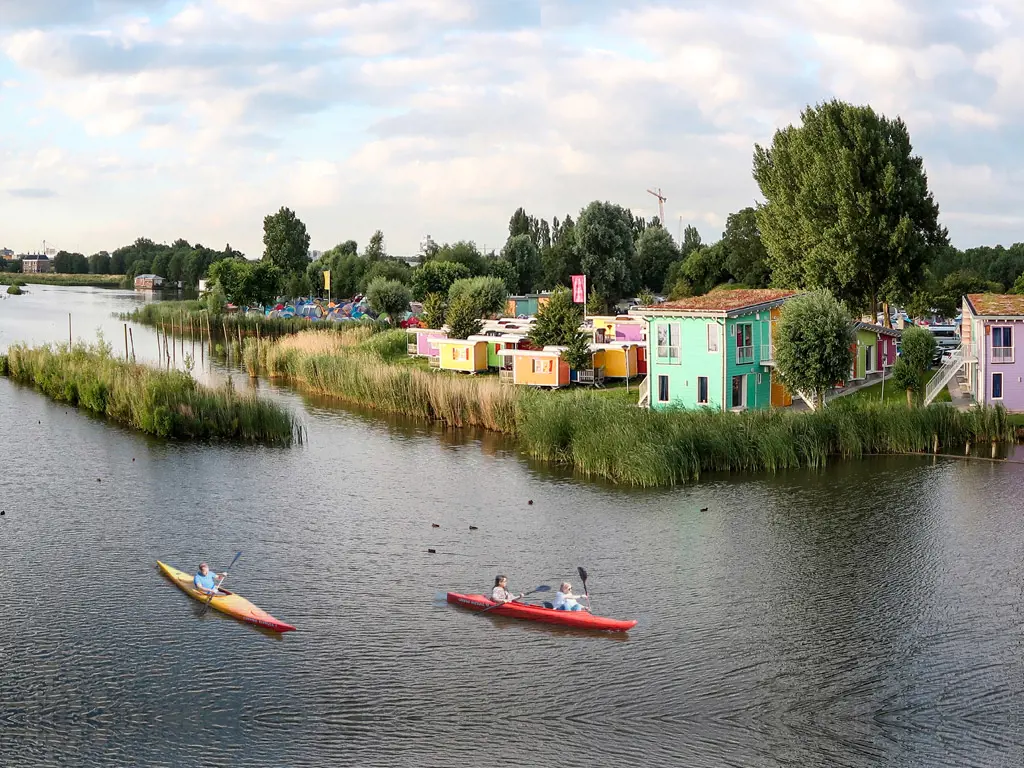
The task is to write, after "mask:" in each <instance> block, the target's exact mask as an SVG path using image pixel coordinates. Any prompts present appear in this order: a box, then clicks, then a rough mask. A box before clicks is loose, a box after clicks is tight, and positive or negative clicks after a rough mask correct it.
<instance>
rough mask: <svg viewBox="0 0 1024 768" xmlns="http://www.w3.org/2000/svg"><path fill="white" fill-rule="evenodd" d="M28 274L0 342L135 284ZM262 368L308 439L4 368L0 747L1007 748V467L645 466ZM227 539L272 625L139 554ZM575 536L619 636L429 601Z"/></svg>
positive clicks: (199, 758)
mask: <svg viewBox="0 0 1024 768" xmlns="http://www.w3.org/2000/svg"><path fill="white" fill-rule="evenodd" d="M30 289H31V290H32V291H33V293H32V294H30V295H29V296H26V297H20V298H21V299H28V298H31V302H29V301H25V302H22V301H20V300H19V301H17V302H16V301H15V299H8V300H5V301H2V302H0V347H4V346H6V345H8V344H10V343H12V342H13V341H16V340H18V339H27V340H30V341H43V340H48V339H49V340H54V341H60V340H62V339H64V338H66V332H67V312H68V311H70V312H72V315H73V325H75V326H77V327H78V328H80V329H81V334H82V336H89V335H94V332H95V328H96V327H98V326H102V327H104V328H105V333H106V334H107V337H108V339H111V338H112V337H114V336H115V333H116V332H121V331H120V329H121V328H122V326H121V324H120V322H119V321H117V320H116V319H113V318H110V317H109V313H110V312H111V311H116V310H119V309H121V308H123V307H125V306H128V305H131V304H133V303H136V302H138V301H139V299H138V298H137V297H136V296H134V295H133V294H132V293H130V292H100V291H91V290H88V289H53V288H49V289H39V288H30ZM133 331H134V337H135V344H136V350H137V354H138V356H139V357H140V358H142V357H143V355H142V353H141V352H142V349H143V347H152V349H153V352H152V355H151V356H152V358H155V357H156V354H157V348H156V341H155V335H152V333H151V332H150V331H148V330H146V329H141V328H137V327H136V328H134V329H133ZM90 332H91V333H90ZM76 338H77V333H76ZM140 338H141V339H142V340H141V341H140ZM122 346H123V341H122ZM204 375H205V376H207V377H213V378H217V377H222V376H223V375H224V371H223V370H221V371H219V372H218V370H217V366H216V365H214V366H213V367H212V368H209V369H208V372H207V373H206V374H204ZM259 387H260V389H261V390H262V391H263V392H264V393H265V394H266V395H267V396H270V397H274V398H277V399H279V400H280V401H281V402H283V403H285V404H287V405H288V406H289V407H291V408H293V409H294V410H295V411H296V412H297V413H298V414H299V416H300V418H301V419H302V421H303V422H304V424H305V426H306V428H307V431H308V440H307V442H306V443H305V444H304V445H302V446H298V447H294V448H290V449H268V448H255V447H237V446H230V445H211V444H179V443H171V442H163V441H158V440H153V439H149V438H146V437H143V436H140V435H138V434H135V433H132V432H129V431H127V430H125V429H123V428H121V427H118V426H115V425H112V424H109V423H107V422H105V421H104V420H102V419H98V418H94V417H91V416H88V415H85V414H83V413H79V412H77V411H75V410H73V409H69V408H67V407H65V406H62V405H59V404H55V403H52V402H50V401H49V400H47V399H45V398H44V397H42V396H41V395H39V394H37V393H35V392H34V391H32V390H31V389H28V388H25V387H23V386H20V385H16V384H13V383H11V382H10V381H8V380H6V379H0V446H2V449H3V453H2V459H0V509H2V510H3V511H4V513H5V514H4V515H3V516H2V517H0V765H4V766H7V765H11V766H68V765H90V766H124V765H140V766H142V765H145V766H193V765H195V766H199V765H203V766H324V765H339V766H348V765H351V766H620V765H624V764H625V765H643V766H648V765H650V766H709V767H711V766H812V765H813V766H818V765H821V766H826V765H827V766H865V767H867V766H882V765H884V766H1020V765H1022V764H1024V656H1022V652H1024V643H1022V627H1024V602H1022V591H1024V568H1022V565H1021V563H1022V559H1024V517H1022V507H1024V504H1022V502H1021V493H1020V488H1021V487H1022V481H1024V466H1022V465H1014V464H992V463H989V462H981V461H979V462H959V461H954V460H948V459H938V460H935V459H917V458H905V457H904V458H879V459H870V460H865V461H861V462H854V463H846V464H840V465H837V466H835V467H833V468H831V469H829V470H827V471H824V472H791V473H785V474H779V475H774V476H772V475H761V476H754V477H746V478H717V479H712V480H709V481H707V482H704V483H701V484H699V485H696V486H692V487H688V488H682V489H674V490H660V491H645V492H640V491H633V490H623V489H616V488H609V487H605V486H601V485H598V484H593V483H586V482H581V481H578V480H575V479H573V478H572V477H571V476H567V475H565V474H560V473H558V472H556V471H552V470H550V469H548V468H545V467H543V466H539V465H536V464H532V463H530V462H527V461H525V460H524V459H522V458H521V457H520V456H519V455H518V454H517V452H516V451H515V447H514V446H513V445H510V444H508V443H507V442H505V441H504V440H502V439H500V438H496V437H494V436H492V435H480V434H472V433H462V432H452V431H449V432H444V431H441V430H437V429H434V428H432V427H429V426H425V425H420V424H415V423H408V422H405V421H403V420H401V419H384V418H379V417H376V416H373V415H370V414H366V413H361V412H359V411H354V410H346V409H343V408H339V407H337V406H336V405H334V404H331V403H326V402H324V401H319V400H315V399H310V398H304V397H302V396H300V395H298V394H296V393H294V392H292V391H289V390H287V389H283V388H278V387H274V386H271V385H268V384H266V383H265V382H264V383H261V384H259ZM531 501H532V504H531V503H530V502H531ZM432 524H437V525H439V526H440V527H438V528H434V527H432ZM471 525H473V526H476V527H477V530H470V526H471ZM428 548H432V549H435V550H436V554H430V553H428V552H427V549H428ZM236 551H242V553H243V554H242V557H241V559H239V561H238V563H237V564H236V565H235V567H234V568H233V569H232V571H231V575H230V577H229V580H228V582H227V584H228V585H232V584H233V586H234V588H236V589H237V590H238V591H239V592H240V593H242V594H243V595H245V596H247V597H248V598H250V599H251V600H252V601H253V602H255V603H257V604H258V605H260V606H261V607H263V608H264V609H266V610H268V611H269V612H270V613H272V614H274V615H275V616H277V617H278V618H281V619H283V620H285V621H288V622H290V623H292V624H295V625H296V626H297V627H298V628H299V631H298V632H295V633H291V634H288V635H285V636H272V635H270V634H268V633H265V632H262V631H260V630H258V629H256V628H254V627H251V626H249V625H244V624H241V623H238V622H236V621H234V620H232V619H229V618H227V617H224V616H221V615H220V614H217V613H215V612H210V613H209V614H207V615H205V616H204V615H201V606H199V604H198V603H195V602H193V601H191V600H189V599H188V598H187V597H186V596H185V595H184V594H183V593H181V592H180V591H179V590H177V589H176V588H175V587H173V586H172V585H171V584H170V582H168V581H167V580H165V579H164V578H163V577H162V576H161V575H160V574H159V572H158V571H157V569H156V565H155V563H156V560H157V559H158V558H159V559H161V560H165V561H167V562H170V563H171V564H174V565H177V566H179V567H181V568H182V569H184V570H189V571H191V570H192V569H194V568H195V565H196V564H197V563H198V562H199V561H200V560H202V559H206V560H209V561H210V562H211V565H213V567H214V568H215V569H217V568H220V569H222V568H224V567H226V566H227V564H228V562H229V561H230V559H231V557H232V556H233V555H234V553H235V552H236ZM577 565H584V566H586V567H587V569H588V570H589V572H590V580H589V587H590V591H591V595H592V598H593V603H594V608H595V611H596V612H597V613H600V614H603V615H608V616H613V617H617V618H635V619H638V620H639V621H640V624H639V626H637V627H636V629H634V630H633V631H632V632H630V633H629V635H628V636H627V637H612V636H607V635H588V634H581V633H576V632H571V631H564V630H559V629H554V628H547V627H543V626H535V625H530V624H525V623H520V622H515V621H510V620H507V619H502V618H500V617H491V616H490V615H487V616H478V615H474V614H470V613H466V612H463V611H460V610H457V609H454V608H451V607H449V606H448V605H446V604H445V603H444V599H443V594H444V592H445V591H446V590H448V589H452V590H459V591H483V590H485V589H487V588H488V587H489V586H490V584H491V582H492V580H493V577H494V575H495V574H496V573H498V572H503V573H507V574H508V575H509V577H510V581H511V585H512V587H513V588H514V589H516V590H518V591H522V590H526V589H529V588H532V587H534V586H537V585H539V584H552V585H557V583H558V582H559V581H560V580H562V579H569V580H571V581H573V582H574V587H576V588H579V587H580V585H579V583H578V580H576V579H573V576H574V573H575V569H576V566H577Z"/></svg>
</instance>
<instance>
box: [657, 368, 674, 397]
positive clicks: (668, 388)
mask: <svg viewBox="0 0 1024 768" xmlns="http://www.w3.org/2000/svg"><path fill="white" fill-rule="evenodd" d="M662 379H664V381H665V399H664V400H662V399H661V382H662ZM671 387H672V382H671V381H669V378H668V376H666V375H665V374H664V373H661V374H658V402H659V403H668V402H670V401H671V399H672V389H671Z"/></svg>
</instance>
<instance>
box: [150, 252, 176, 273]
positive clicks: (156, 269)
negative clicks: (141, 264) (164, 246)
mask: <svg viewBox="0 0 1024 768" xmlns="http://www.w3.org/2000/svg"><path fill="white" fill-rule="evenodd" d="M170 263H171V257H170V256H169V255H168V253H167V251H161V252H160V253H158V254H157V255H156V256H154V257H153V264H152V266H151V267H150V270H152V272H153V274H154V275H160V277H167V267H168V266H170Z"/></svg>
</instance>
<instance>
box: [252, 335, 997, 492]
mask: <svg viewBox="0 0 1024 768" xmlns="http://www.w3.org/2000/svg"><path fill="white" fill-rule="evenodd" d="M400 334H402V332H401V331H397V332H396V331H391V332H388V333H384V334H368V335H365V336H363V337H359V336H357V335H356V334H355V333H352V334H351V335H348V334H341V335H340V336H335V337H334V338H332V336H331V335H330V334H325V333H317V332H312V331H307V332H305V333H302V334H298V335H297V336H294V337H291V338H288V339H283V340H279V341H276V342H264V343H263V344H261V345H258V346H257V345H254V344H247V345H246V349H245V360H246V365H247V367H248V368H249V371H250V373H252V374H257V373H258V374H265V375H268V376H272V377H283V378H288V379H290V380H293V381H296V382H300V383H302V384H303V385H304V386H306V387H307V388H309V389H311V390H312V391H314V392H316V393H319V394H323V395H327V396H333V397H337V398H340V399H343V400H347V401H350V402H353V403H357V404H360V405H363V406H367V407H370V408H375V409H377V410H381V411H388V412H393V413H403V414H408V415H413V416H418V417H420V418H423V419H425V420H430V421H439V422H441V423H443V424H446V425H448V426H452V427H461V426H476V427H482V428H485V429H490V430H494V431H498V432H503V433H505V434H508V435H512V436H514V437H515V438H517V439H518V440H519V442H520V445H521V446H522V449H523V451H524V452H525V453H527V454H528V455H530V456H533V457H536V458H538V459H542V460H546V461H551V462H555V463H558V464H562V465H568V466H571V467H573V468H574V469H575V470H577V471H578V472H580V473H581V474H582V475H584V476H587V477H593V478H602V479H605V480H610V481H612V482H615V483H620V484H624V485H633V486H658V485H674V484H679V483H686V482H691V481H693V480H696V479H698V478H699V477H701V475H703V474H707V473H709V472H719V471H725V472H734V471H735V472H758V471H776V470H781V469H797V468H801V467H823V466H825V465H826V464H828V462H829V461H831V460H834V459H853V458H860V457H863V456H867V455H872V454H892V453H916V452H926V453H941V452H947V451H954V450H955V451H958V452H962V451H963V450H964V448H965V446H966V445H967V444H968V443H978V442H981V441H991V440H998V441H1001V440H1009V439H1012V437H1013V430H1012V428H1011V426H1010V424H1009V421H1008V419H1007V415H1006V412H1005V411H1003V410H1002V409H985V410H975V411H970V412H960V411H957V410H955V409H953V408H949V407H946V406H932V407H930V408H920V409H913V410H911V409H908V408H907V407H906V406H905V405H900V404H881V403H862V402H857V401H853V400H852V399H851V401H850V402H842V401H841V400H840V401H836V402H835V403H833V404H832V405H830V406H829V407H828V408H827V409H825V410H824V411H819V412H811V411H805V412H793V411H788V410H778V411H750V412H747V413H742V414H733V413H722V412H720V411H688V410H682V409H678V410H669V411H648V410H644V409H640V408H637V407H636V406H635V405H632V404H629V403H628V402H624V401H622V400H620V399H618V398H609V397H606V396H604V395H603V393H599V392H591V391H582V390H581V391H573V392H568V393H549V392H540V391H536V390H533V389H528V388H524V387H511V386H503V385H501V384H499V383H498V381H497V380H496V378H495V377H490V376H489V377H473V376H465V375H454V374H449V373H447V372H437V371H430V370H424V369H423V368H421V367H419V366H414V365H408V364H403V363H401V362H397V360H398V354H397V352H396V349H397V347H398V345H399V343H401V344H402V346H404V338H400V337H399V335H400ZM392 339H393V340H392Z"/></svg>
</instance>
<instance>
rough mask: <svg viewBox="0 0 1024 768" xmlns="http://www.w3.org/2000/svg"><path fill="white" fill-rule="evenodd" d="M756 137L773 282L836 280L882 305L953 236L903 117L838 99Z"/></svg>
mask: <svg viewBox="0 0 1024 768" xmlns="http://www.w3.org/2000/svg"><path fill="white" fill-rule="evenodd" d="M801 118H802V121H803V125H802V126H801V127H794V126H789V127H787V128H784V129H782V130H780V131H777V132H776V134H775V137H774V139H773V141H772V145H771V147H769V148H767V149H766V148H763V147H761V146H756V147H755V151H754V179H755V180H756V181H757V184H758V186H759V187H760V188H761V193H762V194H763V195H764V198H765V201H766V202H765V203H764V204H763V205H761V206H759V207H758V209H757V214H756V216H757V223H758V226H759V228H760V231H761V236H762V239H763V242H764V246H765V249H766V251H767V253H768V262H769V266H770V268H771V271H772V281H773V283H775V284H776V285H780V286H789V287H807V288H826V289H828V290H830V291H832V292H833V293H834V294H835V295H836V296H838V297H839V298H840V299H843V300H845V301H847V302H848V303H849V304H850V306H854V307H865V306H867V307H869V308H870V311H871V314H872V316H874V314H875V312H876V311H877V305H878V298H879V297H882V298H885V299H888V300H897V299H899V298H901V297H902V298H905V297H907V296H909V294H910V293H911V292H912V291H913V289H914V288H915V287H916V286H917V285H918V284H919V283H920V281H921V277H922V275H923V271H924V267H925V265H926V264H927V262H928V261H929V260H930V259H931V258H932V256H934V255H935V253H936V251H937V249H939V248H941V247H943V246H945V245H946V244H947V242H948V237H947V233H946V229H945V228H944V227H942V226H940V225H939V222H938V216H939V206H938V205H937V204H936V203H935V200H934V198H933V197H932V193H931V192H930V191H929V190H928V179H927V176H926V174H925V172H924V164H923V162H922V160H921V158H920V157H918V156H915V155H913V154H912V146H911V143H910V134H909V132H908V131H907V127H906V125H905V124H904V123H903V121H902V120H901V119H899V118H897V119H896V120H890V119H888V118H886V117H884V116H882V115H879V114H877V113H876V112H875V111H874V110H873V109H871V108H870V107H857V106H852V105H850V104H845V103H843V102H840V101H835V100H833V101H829V102H826V103H824V104H821V105H818V106H816V107H808V108H807V109H806V110H804V112H803V113H802V115H801Z"/></svg>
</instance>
